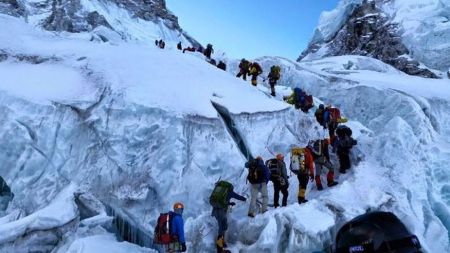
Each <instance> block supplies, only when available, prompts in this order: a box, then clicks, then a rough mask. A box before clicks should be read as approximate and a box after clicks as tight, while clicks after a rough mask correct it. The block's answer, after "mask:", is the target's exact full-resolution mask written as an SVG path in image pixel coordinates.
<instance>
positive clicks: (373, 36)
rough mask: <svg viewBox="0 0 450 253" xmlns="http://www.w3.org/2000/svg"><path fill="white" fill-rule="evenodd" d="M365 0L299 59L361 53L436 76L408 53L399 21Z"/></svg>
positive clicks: (401, 67)
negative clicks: (397, 22)
mask: <svg viewBox="0 0 450 253" xmlns="http://www.w3.org/2000/svg"><path fill="white" fill-rule="evenodd" d="M382 2H383V1H373V0H372V1H371V0H365V1H363V3H362V4H361V5H359V6H358V7H356V8H355V9H354V11H353V13H352V14H351V15H350V16H349V17H348V20H347V21H346V22H345V23H344V24H343V26H342V28H341V29H339V30H338V32H337V33H336V34H335V35H334V36H333V37H331V38H330V39H329V40H328V41H322V42H312V43H311V44H310V45H309V46H308V48H307V49H306V50H305V51H304V52H303V53H302V54H301V55H300V57H299V58H298V61H301V60H302V59H305V58H307V57H310V56H311V55H314V54H316V53H318V52H319V50H320V51H322V52H321V53H320V57H327V56H340V55H362V56H369V57H373V58H376V59H379V60H381V61H383V62H385V63H387V64H390V65H392V66H393V67H395V68H397V69H399V70H401V71H403V72H405V73H407V74H410V75H417V76H423V77H428V78H437V75H436V74H435V73H433V72H432V71H431V70H429V69H427V68H426V67H424V66H421V64H420V63H419V62H418V61H417V60H414V59H412V58H411V57H410V51H409V50H408V48H407V47H406V46H405V45H404V44H403V42H402V39H401V37H400V35H399V25H398V24H396V23H393V22H391V21H390V19H389V18H388V17H387V15H386V14H385V13H383V11H381V9H380V8H379V6H378V5H377V3H380V4H381V3H382Z"/></svg>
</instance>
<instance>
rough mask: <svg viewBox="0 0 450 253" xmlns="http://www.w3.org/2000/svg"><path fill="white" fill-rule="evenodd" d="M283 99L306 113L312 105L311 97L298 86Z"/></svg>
mask: <svg viewBox="0 0 450 253" xmlns="http://www.w3.org/2000/svg"><path fill="white" fill-rule="evenodd" d="M283 99H284V101H286V103H288V104H291V105H294V106H295V109H300V110H302V112H304V113H308V111H309V109H311V108H312V107H314V104H313V97H312V96H311V95H308V94H306V92H304V91H303V90H302V89H300V88H298V87H296V88H294V90H293V92H292V94H291V95H290V96H288V97H284V98H283Z"/></svg>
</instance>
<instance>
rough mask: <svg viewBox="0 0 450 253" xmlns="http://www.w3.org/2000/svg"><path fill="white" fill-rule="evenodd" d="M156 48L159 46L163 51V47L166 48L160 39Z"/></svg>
mask: <svg viewBox="0 0 450 253" xmlns="http://www.w3.org/2000/svg"><path fill="white" fill-rule="evenodd" d="M158 46H159V48H161V49H164V47H165V46H166V43H165V42H164V40H162V39H160V40H159V41H158Z"/></svg>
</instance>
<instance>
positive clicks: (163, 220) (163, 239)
mask: <svg viewBox="0 0 450 253" xmlns="http://www.w3.org/2000/svg"><path fill="white" fill-rule="evenodd" d="M171 225H172V216H171V215H170V214H169V213H161V214H160V215H159V217H158V221H157V223H156V227H155V234H154V237H153V241H154V243H155V244H164V245H167V244H169V243H170V242H171V241H172V240H171V236H170V227H171Z"/></svg>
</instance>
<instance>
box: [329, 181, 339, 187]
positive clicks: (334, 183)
mask: <svg viewBox="0 0 450 253" xmlns="http://www.w3.org/2000/svg"><path fill="white" fill-rule="evenodd" d="M337 184H338V182H335V181H333V182H330V183H328V184H327V186H328V187H333V186H335V185H337Z"/></svg>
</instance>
